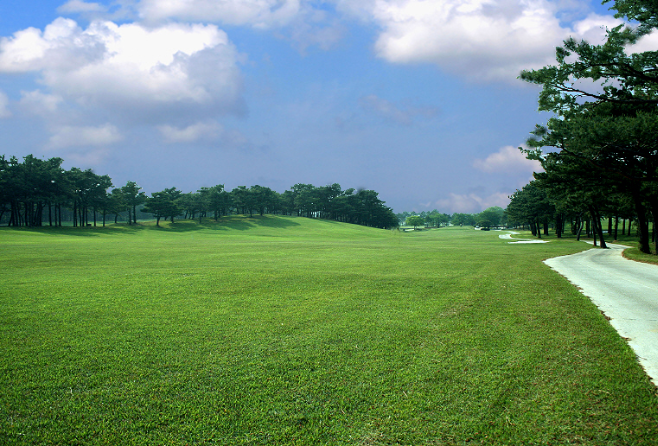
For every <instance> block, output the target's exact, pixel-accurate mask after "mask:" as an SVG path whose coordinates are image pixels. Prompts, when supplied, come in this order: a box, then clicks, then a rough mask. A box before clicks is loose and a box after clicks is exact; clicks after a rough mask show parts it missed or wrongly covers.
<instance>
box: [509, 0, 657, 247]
mask: <svg viewBox="0 0 658 446" xmlns="http://www.w3.org/2000/svg"><path fill="white" fill-rule="evenodd" d="M613 9H616V10H617V11H618V14H617V17H626V18H628V19H630V20H636V21H639V26H636V27H628V26H626V25H621V26H618V27H616V28H614V29H612V30H608V33H607V39H606V41H605V43H603V44H601V45H592V44H590V43H588V42H585V41H581V42H577V41H576V40H574V39H568V40H566V41H565V42H564V45H563V46H562V47H559V48H557V51H556V56H557V64H556V65H555V66H548V67H544V68H541V69H539V70H531V71H524V72H523V73H522V74H521V76H520V77H521V79H523V80H525V81H527V82H531V83H535V84H539V85H542V87H543V89H542V92H541V93H540V95H539V109H540V110H544V111H550V112H553V113H554V114H555V117H553V118H551V119H549V121H548V123H547V125H546V126H537V128H536V129H535V131H534V132H533V137H532V138H531V139H530V140H529V141H528V145H529V146H530V150H527V151H526V152H527V153H528V156H529V158H532V159H537V160H540V161H541V162H542V167H543V168H544V170H545V172H544V173H539V174H535V178H536V179H537V180H538V181H537V182H536V186H537V187H540V188H544V189H545V190H546V191H547V194H548V198H549V199H550V200H551V201H552V203H553V204H554V205H555V206H556V209H559V211H558V212H557V214H556V215H563V213H564V212H568V213H572V214H578V215H582V214H583V213H584V212H585V213H587V214H589V216H590V218H591V221H592V222H593V224H594V230H595V234H597V235H598V237H599V238H600V239H601V241H602V246H605V244H604V242H603V231H602V228H601V223H600V222H601V218H602V216H603V215H605V214H608V215H609V216H612V215H617V216H618V215H619V213H620V212H621V210H620V209H619V208H617V209H615V206H619V203H622V202H625V201H630V202H632V203H633V206H634V212H635V215H636V217H637V219H638V229H639V236H640V242H639V243H640V250H641V251H642V252H644V253H649V252H651V250H650V247H649V232H648V227H649V220H650V218H651V216H652V217H653V220H654V221H655V220H656V219H657V218H658V140H657V139H656V137H655V132H656V128H658V108H657V107H658V70H656V66H658V51H647V52H643V53H630V52H631V50H632V47H631V49H629V48H628V45H630V44H633V43H636V42H637V40H638V39H639V38H640V37H642V36H643V35H646V34H647V33H648V32H650V31H651V30H653V29H655V27H656V25H657V24H658V17H657V15H656V14H657V13H658V8H657V7H656V3H655V1H653V0H651V1H647V0H621V1H617V2H615V4H614V6H613ZM544 147H548V148H550V149H549V152H548V153H543V152H542V150H541V149H542V148H544ZM513 212H517V213H518V210H514V211H513ZM526 213H527V212H526Z"/></svg>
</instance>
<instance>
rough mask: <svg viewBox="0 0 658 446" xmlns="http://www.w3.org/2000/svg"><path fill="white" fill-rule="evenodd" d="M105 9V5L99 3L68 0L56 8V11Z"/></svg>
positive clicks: (103, 10) (87, 11)
mask: <svg viewBox="0 0 658 446" xmlns="http://www.w3.org/2000/svg"><path fill="white" fill-rule="evenodd" d="M106 11H107V7H105V6H104V5H101V4H100V3H87V2H83V1H81V0H69V1H68V2H66V3H64V4H63V5H62V6H60V7H59V8H57V12H59V13H60V14H71V13H73V14H75V13H99V12H106Z"/></svg>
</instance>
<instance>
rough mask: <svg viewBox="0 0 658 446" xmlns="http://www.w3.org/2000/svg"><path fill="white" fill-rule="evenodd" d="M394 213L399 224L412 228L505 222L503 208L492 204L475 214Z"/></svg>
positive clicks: (492, 224)
mask: <svg viewBox="0 0 658 446" xmlns="http://www.w3.org/2000/svg"><path fill="white" fill-rule="evenodd" d="M395 215H396V216H397V218H398V221H399V222H400V223H401V224H406V225H408V226H413V227H414V228H416V227H418V226H424V227H428V228H429V227H435V228H438V227H441V226H447V225H453V226H480V227H482V228H490V227H498V226H504V225H506V224H507V216H506V214H505V210H504V209H503V208H501V207H499V206H492V207H489V208H487V209H485V210H484V211H482V212H479V213H475V214H465V213H460V212H456V213H454V214H452V215H450V214H444V213H441V212H439V211H438V210H436V209H434V210H433V211H430V212H427V211H423V212H421V213H420V214H417V213H416V212H406V211H405V212H400V213H398V214H395Z"/></svg>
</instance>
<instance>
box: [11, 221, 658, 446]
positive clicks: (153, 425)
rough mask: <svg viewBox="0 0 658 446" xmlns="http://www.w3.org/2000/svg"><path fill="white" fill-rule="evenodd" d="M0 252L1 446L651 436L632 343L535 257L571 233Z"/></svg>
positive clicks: (268, 225) (316, 235)
mask: <svg viewBox="0 0 658 446" xmlns="http://www.w3.org/2000/svg"><path fill="white" fill-rule="evenodd" d="M80 234H83V235H80ZM0 243H2V244H1V245H0V246H1V247H2V249H1V250H0V258H1V260H2V263H3V265H4V268H3V269H2V270H1V271H0V283H1V284H2V287H1V288H0V289H1V291H0V336H1V337H0V355H1V356H0V443H3V444H5V443H6V444H76V443H78V444H135V445H143V444H195V443H196V444H200V443H204V444H213V443H214V444H465V443H472V444H567V443H569V442H571V443H580V444H597V445H599V444H652V443H653V442H654V441H655V438H657V437H658V404H657V401H658V399H657V398H656V392H655V388H654V387H652V385H651V384H650V383H649V381H648V379H647V377H646V375H645V374H644V373H643V371H642V370H641V368H640V367H639V365H638V364H637V361H636V359H635V357H634V355H633V353H632V351H631V350H630V349H629V348H628V346H627V345H626V343H625V342H624V340H623V339H621V338H619V336H618V335H617V334H616V333H615V332H614V330H613V329H612V328H611V327H610V325H609V324H608V322H607V321H606V320H605V319H604V317H603V316H602V315H601V314H600V312H599V311H598V310H597V309H596V307H594V306H593V305H592V304H591V303H590V302H589V301H588V300H587V299H586V298H584V297H583V296H582V295H580V293H578V292H577V290H575V289H574V288H573V286H571V285H570V284H569V283H568V282H567V281H566V280H565V279H563V278H562V277H560V276H559V275H557V274H555V273H554V272H552V271H551V270H550V269H548V267H546V266H545V265H543V264H542V263H541V260H542V259H544V258H548V257H553V256H556V255H564V254H569V253H573V252H577V251H579V250H582V249H583V248H584V246H583V244H578V243H574V242H573V241H570V240H564V241H558V240H552V241H551V243H548V244H544V245H509V244H507V243H505V242H504V241H501V240H499V239H498V237H497V234H496V233H493V232H490V233H486V232H480V231H473V230H472V229H470V230H469V229H461V228H449V229H441V230H437V231H426V232H420V233H405V234H403V233H398V232H389V231H382V230H375V229H371V228H363V227H359V226H353V225H346V224H339V223H334V222H324V221H316V220H309V219H304V218H292V217H265V218H243V217H231V218H229V219H223V220H221V221H220V222H219V223H217V224H215V223H214V222H212V221H211V220H204V221H203V223H202V224H198V222H189V221H185V222H177V223H175V224H174V225H173V226H172V225H170V224H167V225H166V226H165V227H164V228H162V229H158V228H155V227H154V225H150V224H142V225H140V226H139V227H138V228H129V227H126V226H118V227H108V228H105V229H101V228H97V229H91V230H90V229H84V230H76V229H73V228H63V229H57V230H51V229H43V230H31V231H29V230H20V231H14V230H5V229H2V230H0Z"/></svg>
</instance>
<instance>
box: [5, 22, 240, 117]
mask: <svg viewBox="0 0 658 446" xmlns="http://www.w3.org/2000/svg"><path fill="white" fill-rule="evenodd" d="M239 59H240V55H239V54H238V53H237V51H236V49H235V47H234V46H233V45H232V44H231V42H230V41H229V39H228V37H227V35H226V33H225V32H223V31H221V30H219V29H218V28H217V27H216V26H215V25H198V24H196V25H185V24H174V23H170V24H167V25H163V26H159V27H155V28H146V27H144V26H142V25H139V24H136V23H128V24H124V25H117V24H115V23H113V22H109V21H94V22H92V23H91V24H90V25H89V27H88V28H87V29H81V28H80V27H79V26H78V25H77V23H76V22H74V21H73V20H70V19H63V18H58V19H56V20H55V21H54V22H53V23H51V24H50V25H48V26H47V27H46V28H45V30H44V31H43V32H41V31H40V30H38V29H35V28H28V29H26V30H22V31H18V32H16V33H15V34H14V35H13V36H12V37H10V38H2V39H0V72H5V73H21V72H37V73H40V74H41V76H42V79H41V81H42V83H43V84H44V85H45V86H46V87H48V88H49V89H50V90H51V93H52V94H54V95H57V96H60V97H62V98H64V99H65V100H67V101H75V103H76V104H78V105H79V106H81V107H88V106H93V107H94V108H96V109H101V110H105V111H112V112H114V113H115V115H116V116H121V117H124V118H127V119H132V120H149V119H155V120H157V119H162V118H163V117H164V116H166V115H171V114H172V113H173V112H174V111H176V112H177V113H179V114H180V113H183V114H185V113H194V112H197V113H199V114H207V113H209V112H210V113H241V112H242V110H243V108H244V106H243V103H242V98H241V91H242V79H241V74H240V71H239V69H238V66H237V64H238V61H239ZM117 112H118V113H117Z"/></svg>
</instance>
